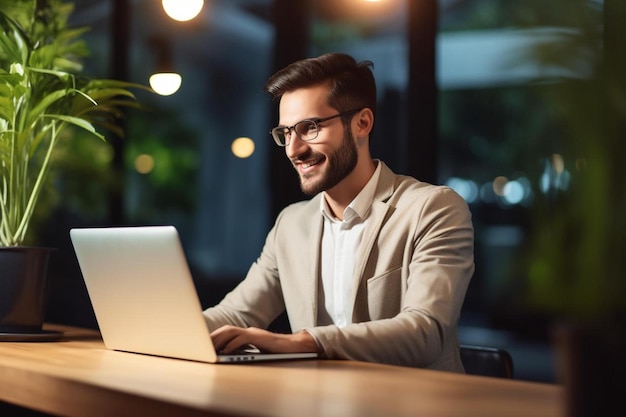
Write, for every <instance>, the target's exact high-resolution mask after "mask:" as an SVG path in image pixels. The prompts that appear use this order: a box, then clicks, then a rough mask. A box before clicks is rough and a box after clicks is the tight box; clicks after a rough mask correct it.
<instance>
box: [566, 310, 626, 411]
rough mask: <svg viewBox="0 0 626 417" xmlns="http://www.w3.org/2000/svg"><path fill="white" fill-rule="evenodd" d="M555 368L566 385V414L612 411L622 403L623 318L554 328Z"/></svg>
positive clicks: (625, 365) (625, 348) (624, 369)
mask: <svg viewBox="0 0 626 417" xmlns="http://www.w3.org/2000/svg"><path fill="white" fill-rule="evenodd" d="M555 341H556V353H557V358H558V363H557V369H558V375H559V379H560V382H561V383H562V384H563V386H564V387H565V407H566V414H565V416H566V417H596V416H604V415H613V414H614V412H615V410H617V409H619V407H621V406H622V403H623V397H624V383H623V377H624V375H625V374H626V334H625V333H624V321H621V320H619V321H616V320H615V319H614V318H611V319H608V320H599V322H598V324H597V325H594V326H589V325H569V326H563V327H561V328H559V329H558V330H557V332H556V338H555Z"/></svg>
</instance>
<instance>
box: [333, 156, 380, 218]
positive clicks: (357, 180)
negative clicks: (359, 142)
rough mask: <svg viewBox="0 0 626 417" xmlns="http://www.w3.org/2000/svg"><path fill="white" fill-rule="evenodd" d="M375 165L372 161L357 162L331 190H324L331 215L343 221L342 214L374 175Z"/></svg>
mask: <svg viewBox="0 0 626 417" xmlns="http://www.w3.org/2000/svg"><path fill="white" fill-rule="evenodd" d="M374 171H376V163H375V162H374V161H373V160H372V159H367V160H365V161H364V162H362V163H361V162H359V163H358V164H357V166H356V167H354V170H353V171H352V172H351V173H350V175H348V176H347V177H346V178H344V179H343V180H342V181H341V182H340V183H339V184H337V185H336V186H334V187H333V188H331V189H329V190H326V193H325V198H326V202H327V203H328V207H329V208H330V211H331V212H332V215H333V216H335V217H336V218H338V219H339V220H343V212H344V210H345V209H346V207H348V205H349V204H350V203H351V202H352V200H354V198H355V197H356V196H357V195H358V194H359V193H360V192H361V190H362V189H363V187H365V185H366V184H367V182H368V181H369V180H370V178H372V175H374Z"/></svg>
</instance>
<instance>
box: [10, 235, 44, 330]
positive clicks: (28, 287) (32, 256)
mask: <svg viewBox="0 0 626 417" xmlns="http://www.w3.org/2000/svg"><path fill="white" fill-rule="evenodd" d="M54 250H55V249H54V248H43V247H25V246H16V247H0V333H10V334H37V333H41V332H42V326H43V322H44V319H45V313H46V307H47V303H48V294H49V285H48V260H49V258H50V254H51V253H52V252H53V251H54Z"/></svg>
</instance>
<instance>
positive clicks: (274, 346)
mask: <svg viewBox="0 0 626 417" xmlns="http://www.w3.org/2000/svg"><path fill="white" fill-rule="evenodd" d="M211 338H212V339H213V344H214V345H215V348H216V350H218V351H221V352H223V353H227V354H228V353H232V352H234V351H235V350H237V349H239V348H241V347H242V346H245V345H254V346H256V347H257V348H259V349H260V350H261V351H265V352H272V353H292V352H318V348H317V344H316V343H315V340H314V339H313V336H311V335H310V334H309V333H308V332H305V331H301V332H297V333H293V334H281V333H272V332H270V331H267V330H263V329H259V328H256V327H249V328H246V329H244V328H241V327H235V326H222V327H220V328H219V329H217V330H215V331H214V332H212V333H211Z"/></svg>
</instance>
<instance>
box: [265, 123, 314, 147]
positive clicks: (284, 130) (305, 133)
mask: <svg viewBox="0 0 626 417" xmlns="http://www.w3.org/2000/svg"><path fill="white" fill-rule="evenodd" d="M293 130H294V131H295V133H296V135H298V137H299V138H300V139H302V140H304V141H307V140H313V139H315V138H316V137H317V132H318V127H317V123H316V122H315V121H313V120H303V121H301V122H298V123H296V125H295V126H294V127H293ZM272 133H273V134H274V138H275V139H276V141H277V142H279V144H280V145H285V144H287V143H288V142H289V140H290V139H291V134H292V132H291V129H290V128H288V127H280V128H275V129H274V130H273V131H272Z"/></svg>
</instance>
